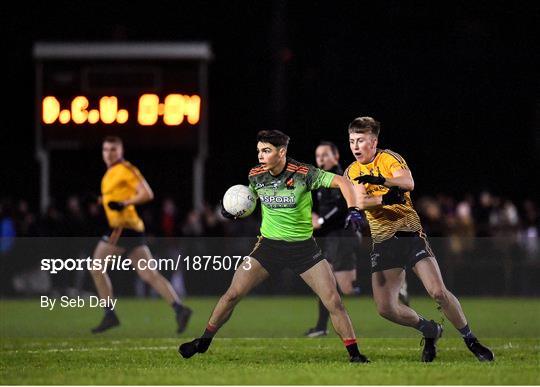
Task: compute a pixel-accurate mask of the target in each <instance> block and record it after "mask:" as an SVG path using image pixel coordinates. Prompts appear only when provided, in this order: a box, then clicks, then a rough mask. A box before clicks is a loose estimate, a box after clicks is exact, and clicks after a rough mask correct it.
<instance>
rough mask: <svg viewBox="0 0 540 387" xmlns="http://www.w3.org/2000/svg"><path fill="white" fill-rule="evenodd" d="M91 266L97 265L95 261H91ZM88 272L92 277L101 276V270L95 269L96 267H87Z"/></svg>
mask: <svg viewBox="0 0 540 387" xmlns="http://www.w3.org/2000/svg"><path fill="white" fill-rule="evenodd" d="M92 267H98V265H97V263H96V261H93V262H92ZM88 272H89V273H90V275H91V276H92V278H101V277H103V275H104V274H103V270H97V269H92V268H91V269H89V270H88Z"/></svg>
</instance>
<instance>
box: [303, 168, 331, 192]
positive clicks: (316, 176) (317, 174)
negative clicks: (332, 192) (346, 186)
mask: <svg viewBox="0 0 540 387" xmlns="http://www.w3.org/2000/svg"><path fill="white" fill-rule="evenodd" d="M334 176H336V175H335V174H333V173H331V172H326V171H323V170H322V169H319V168H316V167H314V166H312V165H310V166H309V167H308V173H307V179H306V185H307V189H308V190H309V191H312V190H315V189H318V188H330V184H331V183H332V180H333V179H334Z"/></svg>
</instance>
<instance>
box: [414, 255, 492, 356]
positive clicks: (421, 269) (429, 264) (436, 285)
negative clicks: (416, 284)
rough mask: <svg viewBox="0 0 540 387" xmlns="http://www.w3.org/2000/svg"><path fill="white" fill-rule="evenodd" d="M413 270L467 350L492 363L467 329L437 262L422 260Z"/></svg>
mask: <svg viewBox="0 0 540 387" xmlns="http://www.w3.org/2000/svg"><path fill="white" fill-rule="evenodd" d="M413 270H414V272H415V273H416V275H417V276H418V278H420V280H421V281H422V283H423V284H424V287H425V288H426V290H427V292H428V293H429V295H430V296H431V298H433V299H434V300H435V301H436V302H437V303H438V304H439V305H440V306H441V309H442V311H443V313H444V315H445V316H446V317H447V318H448V320H449V321H450V322H451V323H452V325H453V326H454V327H455V328H456V329H457V330H458V331H459V332H460V333H461V335H462V337H463V339H464V341H465V344H466V345H467V348H469V350H470V351H471V352H472V353H473V354H474V355H475V356H476V357H477V358H478V360H480V361H492V360H493V359H494V355H493V352H491V350H490V349H489V348H487V347H485V346H483V345H482V344H480V342H479V341H478V339H477V338H476V336H475V335H474V334H473V333H472V331H471V329H470V328H469V324H468V323H467V319H466V318H465V314H464V313H463V309H462V308H461V304H460V303H459V300H458V299H457V298H456V296H454V295H453V294H452V292H450V291H449V290H448V289H447V288H446V286H445V285H444V282H443V279H442V275H441V271H440V269H439V264H438V263H437V260H436V259H435V258H434V257H427V258H424V259H422V260H420V261H418V262H417V263H416V264H415V265H414V267H413Z"/></svg>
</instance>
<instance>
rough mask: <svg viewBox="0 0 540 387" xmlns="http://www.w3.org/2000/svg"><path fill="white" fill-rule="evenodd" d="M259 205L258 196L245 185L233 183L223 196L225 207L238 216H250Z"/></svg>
mask: <svg viewBox="0 0 540 387" xmlns="http://www.w3.org/2000/svg"><path fill="white" fill-rule="evenodd" d="M256 206H257V198H256V197H255V195H254V194H253V192H251V190H250V189H249V188H248V187H246V186H245V185H242V184H238V185H233V186H232V187H231V188H229V189H228V190H227V192H225V195H224V196H223V208H225V211H227V212H228V213H229V214H232V215H234V216H236V217H237V218H245V217H246V216H249V215H250V214H251V213H252V212H253V210H255V207H256Z"/></svg>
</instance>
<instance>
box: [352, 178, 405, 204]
mask: <svg viewBox="0 0 540 387" xmlns="http://www.w3.org/2000/svg"><path fill="white" fill-rule="evenodd" d="M354 192H355V196H356V203H357V207H358V209H360V210H369V209H371V208H375V207H380V206H387V205H392V204H405V191H403V190H402V189H400V188H398V187H390V189H389V190H388V192H387V193H385V194H384V195H378V196H374V195H368V194H367V192H366V188H365V187H364V186H363V185H362V184H357V185H354Z"/></svg>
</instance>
